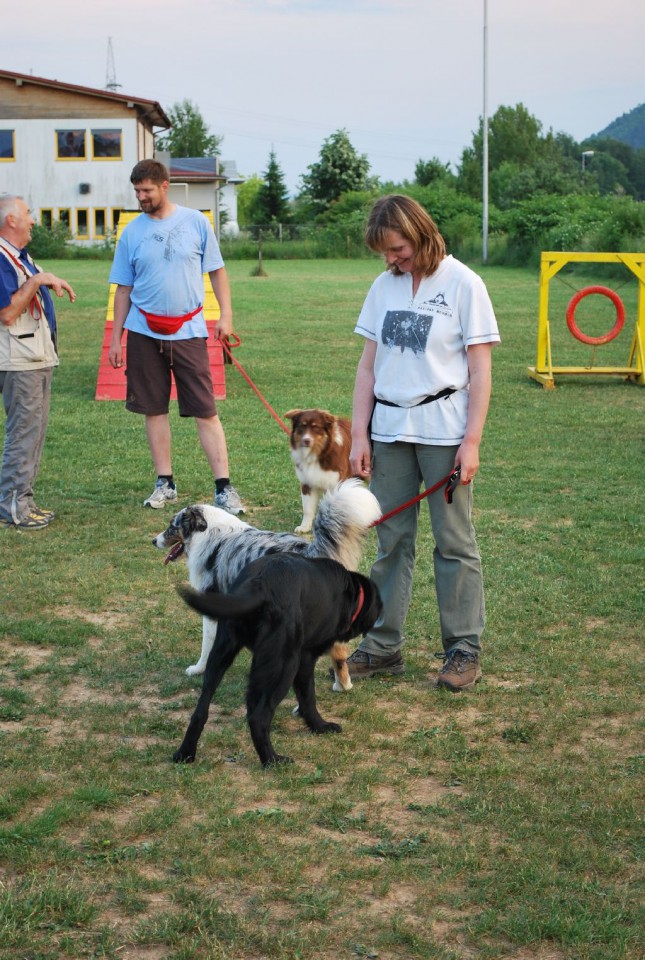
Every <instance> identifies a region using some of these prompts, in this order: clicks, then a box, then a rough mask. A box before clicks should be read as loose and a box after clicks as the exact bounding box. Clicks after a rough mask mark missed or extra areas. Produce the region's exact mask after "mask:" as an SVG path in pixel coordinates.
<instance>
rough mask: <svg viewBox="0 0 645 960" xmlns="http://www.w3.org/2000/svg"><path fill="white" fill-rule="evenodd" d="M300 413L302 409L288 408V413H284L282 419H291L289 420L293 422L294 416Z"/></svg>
mask: <svg viewBox="0 0 645 960" xmlns="http://www.w3.org/2000/svg"><path fill="white" fill-rule="evenodd" d="M301 413H302V410H290V411H289V413H285V415H284V419H285V420H291V422H292V423H293V421H294V420H295V419H296V417H299V416H300V414H301Z"/></svg>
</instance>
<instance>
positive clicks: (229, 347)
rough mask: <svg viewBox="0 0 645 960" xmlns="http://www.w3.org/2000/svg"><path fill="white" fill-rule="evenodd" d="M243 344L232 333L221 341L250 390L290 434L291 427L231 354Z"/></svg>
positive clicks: (225, 351)
mask: <svg viewBox="0 0 645 960" xmlns="http://www.w3.org/2000/svg"><path fill="white" fill-rule="evenodd" d="M233 339H234V340H235V343H230V342H229V341H231V340H233ZM241 342H242V341H241V339H240V338H239V337H238V335H237V334H236V333H232V334H231V335H230V337H227V338H226V339H225V340H222V339H220V343H221V344H222V349H223V350H224V353H225V354H226V356H227V357H228V358H229V360H230V361H231V363H232V364H233V365H234V366H235V367H236V368H237V369H238V370H239V371H240V373H241V374H242V376H243V377H244V379H245V380H246V382H247V383H248V385H249V386H250V388H251V389H252V390H253V391H254V392H255V393H256V394H257V395H258V397H259V398H260V400H261V401H262V403H263V404H264V406H265V407H266V408H267V410H268V411H269V413H270V414H271V416H272V417H273V419H274V420H277V422H278V423H279V424H280V426H281V427H282V429H283V430H284V432H285V433H287V434H290V433H291V430H290V429H289V427H288V426H287V425H286V423H285V422H284V421H283V420H281V419H280V417H279V416H278V414H277V413H276V412H275V410H274V409H273V407H272V406H271V404H270V403H269V402H268V401H267V400H265V399H264V397H263V396H262V394H261V393H260V391H259V390H258V388H257V387H256V385H255V384H254V383H253V381H252V380H251V378H250V376H249V375H248V373H247V372H246V370H245V369H244V367H243V366H242V364H241V363H238V362H237V360H236V359H235V357H234V356H233V354H232V353H231V350H234V349H235V347H239V345H240V344H241Z"/></svg>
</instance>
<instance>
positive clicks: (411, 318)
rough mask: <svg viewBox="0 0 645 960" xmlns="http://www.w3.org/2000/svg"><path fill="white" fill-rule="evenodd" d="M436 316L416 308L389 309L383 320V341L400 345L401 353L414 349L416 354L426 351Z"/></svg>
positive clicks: (386, 344) (396, 345)
mask: <svg viewBox="0 0 645 960" xmlns="http://www.w3.org/2000/svg"><path fill="white" fill-rule="evenodd" d="M433 319H434V317H433V316H431V315H429V314H422V313H416V312H415V311H414V310H388V311H387V313H386V314H385V318H384V320H383V330H382V332H381V342H382V343H383V345H384V346H386V347H390V349H393V348H394V347H399V348H400V350H401V353H403V352H404V351H405V350H406V349H407V350H412V352H413V353H414V354H415V356H419V354H421V353H425V349H426V346H427V343H428V334H429V333H430V327H431V326H432V321H433Z"/></svg>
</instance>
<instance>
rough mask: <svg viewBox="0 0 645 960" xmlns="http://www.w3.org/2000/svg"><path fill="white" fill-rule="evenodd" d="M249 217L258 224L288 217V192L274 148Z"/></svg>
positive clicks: (277, 222) (281, 221) (279, 220)
mask: <svg viewBox="0 0 645 960" xmlns="http://www.w3.org/2000/svg"><path fill="white" fill-rule="evenodd" d="M251 217H252V222H253V223H255V224H258V225H259V226H264V225H273V224H279V223H287V222H288V220H289V218H290V211H289V192H288V190H287V187H286V185H285V182H284V174H283V173H282V170H281V169H280V164H279V163H278V161H277V159H276V155H275V151H274V150H272V151H271V153H270V154H269V165H268V167H267V169H266V170H265V172H264V173H263V174H262V182H261V184H260V187H259V189H258V191H257V193H256V195H255V199H254V201H253V206H252V208H251Z"/></svg>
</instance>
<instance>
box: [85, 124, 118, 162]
mask: <svg viewBox="0 0 645 960" xmlns="http://www.w3.org/2000/svg"><path fill="white" fill-rule="evenodd" d="M91 134H92V159H93V160H121V159H122V155H121V131H120V130H92V131H91Z"/></svg>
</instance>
